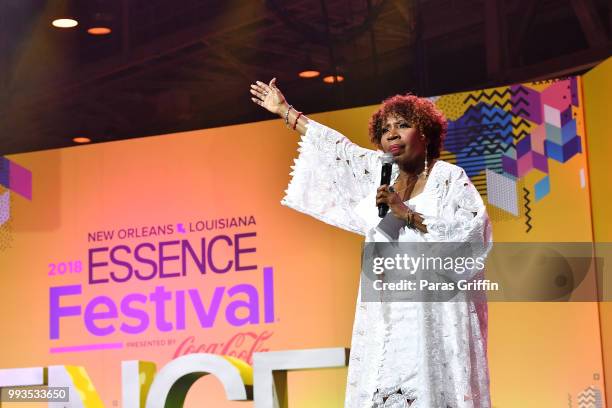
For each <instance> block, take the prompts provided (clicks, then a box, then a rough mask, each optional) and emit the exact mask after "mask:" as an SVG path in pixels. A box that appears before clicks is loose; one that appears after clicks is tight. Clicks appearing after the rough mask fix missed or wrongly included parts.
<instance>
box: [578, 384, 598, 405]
mask: <svg viewBox="0 0 612 408" xmlns="http://www.w3.org/2000/svg"><path fill="white" fill-rule="evenodd" d="M578 407H579V408H602V401H601V391H599V389H598V388H595V387H594V386H592V385H591V386H590V387H588V388H587V389H585V390H584V391H582V392H581V393H580V394H578Z"/></svg>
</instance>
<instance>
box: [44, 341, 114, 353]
mask: <svg viewBox="0 0 612 408" xmlns="http://www.w3.org/2000/svg"><path fill="white" fill-rule="evenodd" d="M122 348H123V343H98V344H83V345H79V346H68V347H51V348H50V349H49V352H50V353H74V352H80V351H93V350H112V349H122Z"/></svg>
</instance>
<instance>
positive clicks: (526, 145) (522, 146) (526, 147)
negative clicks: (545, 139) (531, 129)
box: [516, 135, 531, 158]
mask: <svg viewBox="0 0 612 408" xmlns="http://www.w3.org/2000/svg"><path fill="white" fill-rule="evenodd" d="M530 150H531V135H527V136H525V137H524V138H522V139H521V140H519V141H518V142H517V144H516V155H517V156H518V157H519V158H520V157H522V156H524V155H525V154H526V153H527V152H529V151H530Z"/></svg>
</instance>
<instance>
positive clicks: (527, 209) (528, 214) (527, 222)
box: [523, 187, 532, 232]
mask: <svg viewBox="0 0 612 408" xmlns="http://www.w3.org/2000/svg"><path fill="white" fill-rule="evenodd" d="M523 192H524V193H525V194H524V195H523V198H524V199H525V218H526V220H525V225H526V226H527V230H525V232H529V231H531V227H532V225H531V207H530V206H529V203H531V200H530V199H529V190H527V189H526V188H525V187H523Z"/></svg>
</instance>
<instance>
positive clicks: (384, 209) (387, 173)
mask: <svg viewBox="0 0 612 408" xmlns="http://www.w3.org/2000/svg"><path fill="white" fill-rule="evenodd" d="M389 183H391V163H385V164H383V166H382V169H381V171H380V185H381V186H382V185H384V184H387V185H388V184H389ZM388 212H389V206H388V205H387V204H385V203H382V204H378V216H379V217H380V218H384V217H385V215H387V213H388Z"/></svg>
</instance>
